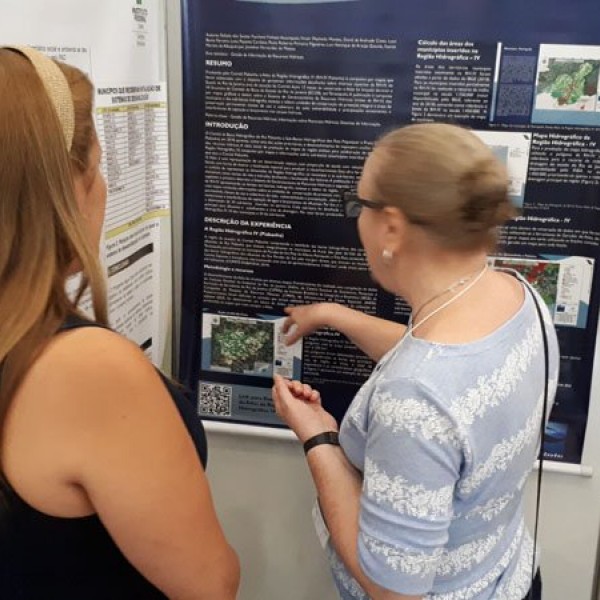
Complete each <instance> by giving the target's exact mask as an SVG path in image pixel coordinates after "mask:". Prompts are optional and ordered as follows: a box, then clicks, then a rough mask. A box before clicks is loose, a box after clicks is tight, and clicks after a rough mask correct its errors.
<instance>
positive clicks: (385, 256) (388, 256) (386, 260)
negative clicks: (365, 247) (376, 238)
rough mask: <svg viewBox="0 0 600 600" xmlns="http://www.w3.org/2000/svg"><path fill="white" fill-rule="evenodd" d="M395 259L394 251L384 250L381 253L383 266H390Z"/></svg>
mask: <svg viewBox="0 0 600 600" xmlns="http://www.w3.org/2000/svg"><path fill="white" fill-rule="evenodd" d="M393 259H394V252H393V251H392V250H388V249H387V248H384V249H383V250H382V252H381V260H382V261H383V264H384V265H390V264H391V263H392V260H393Z"/></svg>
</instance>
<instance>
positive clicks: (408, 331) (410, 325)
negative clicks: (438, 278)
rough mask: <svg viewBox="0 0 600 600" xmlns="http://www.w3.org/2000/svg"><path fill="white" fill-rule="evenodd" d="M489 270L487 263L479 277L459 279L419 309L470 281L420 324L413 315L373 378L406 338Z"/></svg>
mask: <svg viewBox="0 0 600 600" xmlns="http://www.w3.org/2000/svg"><path fill="white" fill-rule="evenodd" d="M487 268H488V265H487V263H486V264H485V265H483V269H481V271H479V273H477V275H476V276H475V277H474V278H473V279H471V278H472V277H473V275H469V276H468V277H463V278H462V279H459V280H458V281H457V282H455V283H453V284H452V285H451V286H449V287H447V288H446V289H445V290H444V291H443V292H440V293H439V294H436V295H435V296H434V297H433V298H431V299H429V300H428V301H427V302H425V304H422V305H421V307H420V308H419V311H420V310H421V309H422V308H423V307H424V306H425V305H426V304H429V303H431V302H433V301H434V300H435V299H436V298H439V297H440V296H442V295H443V294H445V293H447V292H449V291H453V290H454V289H456V288H457V287H460V286H462V285H465V283H466V282H468V281H470V283H469V284H468V285H467V286H466V287H463V289H462V290H460V292H458V294H456V295H455V296H452V298H450V299H449V300H447V301H446V302H444V303H443V304H441V305H440V306H438V307H437V308H436V309H434V310H432V311H431V312H430V313H429V314H428V315H427V316H426V317H423V318H422V319H421V320H420V321H419V322H418V323H415V324H414V325H413V315H411V316H410V318H409V320H408V325H407V327H406V330H405V332H404V335H403V336H402V337H401V338H400V340H399V341H398V343H397V344H396V345H395V346H394V347H393V348H392V349H391V350H389V351H388V353H387V354H386V355H385V356H383V358H382V359H381V360H380V361H379V363H378V364H377V366H376V367H375V370H374V371H373V375H372V377H375V379H377V378H379V377H380V375H381V373H382V371H383V369H382V367H383V366H384V365H387V364H388V363H389V362H390V361H391V360H392V359H393V358H394V357H395V356H396V354H397V353H398V350H399V349H400V348H401V346H402V344H403V343H404V341H405V340H406V338H407V337H408V336H409V335H411V334H412V333H413V331H414V330H415V329H418V328H419V327H421V325H423V323H425V322H427V321H429V319H431V317H433V316H434V315H437V313H439V312H440V311H441V310H444V308H446V307H447V306H450V304H452V303H453V302H456V301H457V300H458V299H459V298H460V297H461V296H464V295H465V294H466V293H467V292H468V291H469V290H470V289H471V288H472V287H473V286H474V285H475V284H476V283H477V282H478V281H479V280H480V279H481V278H482V277H483V276H484V274H485V272H486V271H487ZM417 312H418V311H417Z"/></svg>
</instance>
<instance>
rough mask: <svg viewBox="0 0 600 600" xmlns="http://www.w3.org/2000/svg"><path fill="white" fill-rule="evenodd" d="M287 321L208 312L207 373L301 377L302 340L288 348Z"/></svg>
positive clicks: (205, 329)
mask: <svg viewBox="0 0 600 600" xmlns="http://www.w3.org/2000/svg"><path fill="white" fill-rule="evenodd" d="M282 325H283V319H271V320H267V319H248V318H244V317H232V316H223V315H214V314H209V313H205V314H204V316H203V328H202V331H203V336H204V337H203V344H204V349H205V352H204V353H203V357H204V362H203V367H204V368H205V369H206V370H207V371H214V372H221V373H232V374H239V375H250V376H256V377H268V378H272V377H273V375H275V374H277V375H281V376H282V377H299V376H300V371H301V366H302V340H299V341H298V342H296V343H295V344H293V345H291V346H286V345H285V343H284V341H283V337H284V336H283V332H282V330H281V328H282Z"/></svg>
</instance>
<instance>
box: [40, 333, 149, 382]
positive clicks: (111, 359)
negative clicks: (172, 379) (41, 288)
mask: <svg viewBox="0 0 600 600" xmlns="http://www.w3.org/2000/svg"><path fill="white" fill-rule="evenodd" d="M144 372H145V373H154V368H153V366H152V364H151V363H150V361H149V360H148V359H147V357H146V356H145V355H144V353H143V352H142V351H141V350H140V349H139V348H138V347H137V346H136V345H135V344H134V343H133V342H131V341H129V340H128V339H126V338H125V337H123V336H122V335H120V334H118V333H115V332H114V331H111V330H109V329H104V328H101V327H82V328H79V329H74V330H71V331H66V332H64V333H60V334H58V335H56V336H55V337H54V338H53V339H52V340H51V341H50V343H49V344H48V345H47V346H46V348H45V349H44V350H43V352H42V353H41V354H40V356H39V357H38V359H37V360H36V362H35V364H34V365H33V366H32V369H31V375H32V376H33V377H34V378H35V377H36V376H43V377H44V379H45V380H46V381H47V382H48V381H52V382H56V383H58V382H60V381H65V380H66V381H68V382H69V385H70V386H72V387H77V386H78V385H79V384H82V383H85V384H86V385H90V384H94V383H102V384H103V385H111V384H112V385H118V384H121V383H124V382H125V381H129V380H135V379H137V376H138V375H143V374H144Z"/></svg>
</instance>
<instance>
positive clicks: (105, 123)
mask: <svg viewBox="0 0 600 600" xmlns="http://www.w3.org/2000/svg"><path fill="white" fill-rule="evenodd" d="M0 12H1V16H2V18H1V19H0V44H24V45H29V46H33V47H35V48H37V49H38V50H40V51H42V52H45V53H46V54H48V55H49V56H51V57H53V58H56V59H59V60H62V61H64V62H67V63H69V64H72V65H73V66H75V67H78V68H79V69H81V70H82V71H84V72H85V73H86V74H87V75H88V76H89V77H90V79H91V80H92V82H93V84H94V86H95V92H96V97H95V117H96V130H97V133H98V139H99V142H100V145H101V147H102V149H103V159H102V170H103V173H104V176H105V179H106V183H107V187H108V200H107V209H106V219H105V247H103V248H102V255H103V259H104V261H105V264H106V269H107V276H108V291H109V318H110V321H111V325H112V326H113V327H114V328H115V329H116V330H117V331H119V332H120V333H123V334H124V335H126V336H127V337H129V338H130V339H131V340H133V341H135V342H136V343H137V344H139V346H140V347H141V348H142V349H144V351H145V352H146V354H147V355H148V356H149V357H150V358H151V359H152V360H153V361H154V362H155V363H156V364H160V363H161V362H162V359H163V356H162V355H163V352H164V349H165V342H164V339H165V331H166V330H167V328H168V325H169V322H168V320H166V319H165V318H164V312H165V311H164V307H163V306H161V304H163V303H164V298H163V297H161V293H160V291H161V288H162V287H164V286H165V285H168V286H169V289H170V280H171V272H170V269H169V272H164V267H161V259H160V254H161V253H165V252H167V253H169V254H170V247H165V245H166V242H165V239H169V238H168V236H167V237H166V238H165V235H164V230H165V229H166V230H167V231H168V230H169V229H170V179H169V137H168V135H169V134H168V126H167V90H166V84H165V72H164V53H165V40H164V34H163V28H164V3H163V1H162V0H103V2H95V1H93V0H78V1H75V0H55V1H53V2H44V1H43V0H29V1H28V2H27V3H25V4H24V3H23V2H19V1H18V0H3V2H2V8H1V9H0ZM109 32H110V33H109ZM162 264H163V265H164V261H162ZM169 300H170V299H169ZM161 315H163V316H161Z"/></svg>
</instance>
